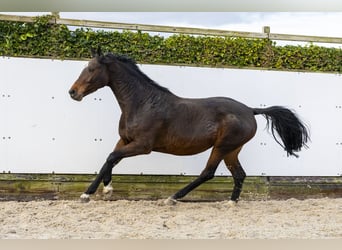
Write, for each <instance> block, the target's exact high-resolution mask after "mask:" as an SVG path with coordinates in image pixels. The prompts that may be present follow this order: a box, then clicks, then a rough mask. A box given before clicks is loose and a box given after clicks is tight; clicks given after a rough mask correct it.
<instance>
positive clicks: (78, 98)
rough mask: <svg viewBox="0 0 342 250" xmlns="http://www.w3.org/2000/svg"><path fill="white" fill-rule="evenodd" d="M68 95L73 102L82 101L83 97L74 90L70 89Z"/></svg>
mask: <svg viewBox="0 0 342 250" xmlns="http://www.w3.org/2000/svg"><path fill="white" fill-rule="evenodd" d="M69 95H70V97H71V98H72V99H74V100H75V101H82V99H83V95H82V94H79V93H77V91H76V90H75V89H70V90H69Z"/></svg>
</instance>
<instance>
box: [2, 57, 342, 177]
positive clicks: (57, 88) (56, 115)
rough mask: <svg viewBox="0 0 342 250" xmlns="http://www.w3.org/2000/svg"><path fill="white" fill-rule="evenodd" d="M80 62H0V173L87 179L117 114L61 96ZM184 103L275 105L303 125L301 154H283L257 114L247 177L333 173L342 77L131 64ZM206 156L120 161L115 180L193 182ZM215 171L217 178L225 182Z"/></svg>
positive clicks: (341, 134) (103, 153)
mask: <svg viewBox="0 0 342 250" xmlns="http://www.w3.org/2000/svg"><path fill="white" fill-rule="evenodd" d="M85 65H86V62H79V61H56V60H55V61H53V60H43V59H22V58H10V59H8V58H1V59H0V72H1V80H0V119H1V120H0V171H5V172H7V171H11V172H17V173H51V172H55V173H94V172H96V171H99V169H100V167H101V166H102V163H103V162H104V160H105V159H106V157H107V155H108V154H109V153H110V152H111V150H112V149H113V147H114V146H115V144H116V141H117V140H118V133H117V128H118V120H119V116H120V110H119V107H118V105H117V103H116V100H115V99H114V96H113V94H112V93H111V91H110V89H109V88H104V89H101V90H99V91H97V92H95V93H93V94H91V95H89V96H87V97H86V98H85V99H84V100H83V101H82V102H75V101H73V100H72V99H71V98H70V97H69V95H68V90H69V88H70V86H71V84H72V83H73V82H74V81H75V80H76V78H77V77H78V75H79V73H80V72H81V70H82V69H83V67H84V66H85ZM139 66H140V67H141V70H142V71H143V72H145V73H146V74H147V75H149V76H150V77H151V78H152V79H153V80H155V81H156V82H158V83H159V84H160V85H163V86H165V87H167V88H169V89H170V90H171V91H172V92H174V93H175V94H177V95H179V96H184V97H209V96H228V97H232V98H234V99H237V100H239V101H241V102H243V103H245V104H247V105H249V106H251V107H264V106H272V105H283V106H286V107H289V108H291V109H294V110H295V111H297V113H298V114H299V116H300V117H301V118H302V119H303V120H304V121H305V122H306V123H307V124H308V125H309V127H310V131H311V139H312V142H311V143H310V144H309V146H310V148H309V149H307V150H303V151H302V152H300V158H298V159H297V158H294V157H287V156H286V152H284V151H283V150H282V148H281V147H280V146H279V145H278V144H277V143H276V142H275V141H274V139H273V137H272V136H271V135H270V134H269V133H268V132H267V131H266V130H265V126H266V121H265V119H264V118H263V117H262V116H257V121H258V131H257V134H256V136H255V137H254V138H253V139H252V140H251V141H250V142H249V143H247V144H246V145H245V147H244V149H243V150H242V152H241V154H240V159H241V163H242V165H243V167H244V169H245V171H246V173H247V175H270V176H271V175H273V176H274V175H288V176H301V175H309V176H314V175H317V176H318V175H322V176H336V175H342V131H341V127H342V97H341V93H342V77H341V75H336V74H318V73H294V72H277V71H261V70H243V69H215V68H196V67H176V66H156V65H139ZM208 155H209V152H208V151H207V152H204V153H202V154H198V155H194V156H172V155H167V154H161V153H152V154H150V155H144V156H136V157H133V158H129V159H124V160H123V161H121V162H120V164H119V165H118V166H117V167H116V168H115V169H114V171H113V173H120V174H140V173H143V174H186V175H190V174H199V173H200V171H201V170H202V169H203V167H204V165H205V163H206V161H207V158H208ZM228 174H229V172H228V171H227V170H226V168H225V166H224V165H223V164H221V165H220V167H219V169H218V171H217V175H228Z"/></svg>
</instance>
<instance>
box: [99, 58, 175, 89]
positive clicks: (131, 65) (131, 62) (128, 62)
mask: <svg viewBox="0 0 342 250" xmlns="http://www.w3.org/2000/svg"><path fill="white" fill-rule="evenodd" d="M115 61H119V62H121V63H123V64H125V65H126V66H128V67H129V69H130V70H132V72H134V73H135V75H136V76H137V77H138V78H140V79H142V80H144V82H145V83H148V84H149V85H150V86H153V87H155V88H157V89H159V90H161V91H163V92H166V93H171V92H170V90H169V89H167V88H165V87H163V86H160V85H159V84H158V83H156V82H155V81H153V80H152V79H151V78H149V77H148V76H147V75H146V74H145V73H143V72H142V71H141V70H140V69H139V67H138V66H137V63H136V62H135V61H134V60H133V59H132V58H130V57H127V56H125V55H114V54H112V53H108V54H106V55H103V56H102V60H101V62H105V63H112V62H115Z"/></svg>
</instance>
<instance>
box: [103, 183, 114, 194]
mask: <svg viewBox="0 0 342 250" xmlns="http://www.w3.org/2000/svg"><path fill="white" fill-rule="evenodd" d="M102 193H103V194H109V195H111V194H112V193H113V187H112V185H111V184H108V185H107V186H104V187H103V190H102Z"/></svg>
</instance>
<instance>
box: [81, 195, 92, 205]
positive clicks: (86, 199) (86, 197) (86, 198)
mask: <svg viewBox="0 0 342 250" xmlns="http://www.w3.org/2000/svg"><path fill="white" fill-rule="evenodd" d="M80 201H81V203H87V202H89V201H90V195H89V194H82V195H81V196H80Z"/></svg>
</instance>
